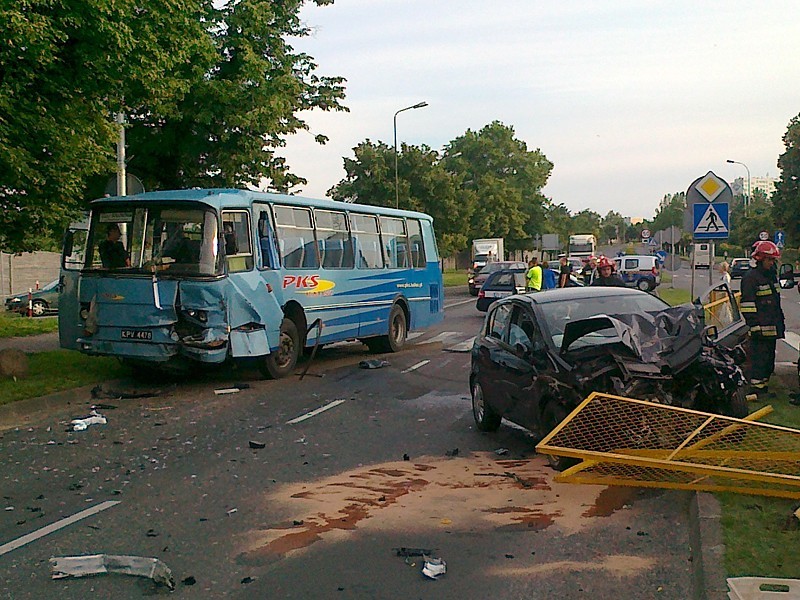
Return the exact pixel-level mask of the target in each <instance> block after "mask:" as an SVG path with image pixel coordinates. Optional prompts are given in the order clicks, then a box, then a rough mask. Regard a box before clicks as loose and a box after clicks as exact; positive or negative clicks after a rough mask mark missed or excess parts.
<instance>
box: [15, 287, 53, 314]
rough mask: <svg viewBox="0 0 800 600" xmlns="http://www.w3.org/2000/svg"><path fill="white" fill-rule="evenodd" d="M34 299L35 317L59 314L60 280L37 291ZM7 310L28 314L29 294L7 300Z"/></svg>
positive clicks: (34, 293) (18, 295) (33, 296)
mask: <svg viewBox="0 0 800 600" xmlns="http://www.w3.org/2000/svg"><path fill="white" fill-rule="evenodd" d="M32 298H33V316H35V317H41V316H42V315H46V314H48V313H54V312H58V279H56V280H55V281H51V282H50V283H48V284H47V285H46V286H44V287H43V288H42V289H40V290H35V291H34V292H33V295H32ZM6 310H11V311H14V312H18V313H22V314H25V313H27V312H28V292H25V293H23V294H17V295H15V296H9V297H8V298H6Z"/></svg>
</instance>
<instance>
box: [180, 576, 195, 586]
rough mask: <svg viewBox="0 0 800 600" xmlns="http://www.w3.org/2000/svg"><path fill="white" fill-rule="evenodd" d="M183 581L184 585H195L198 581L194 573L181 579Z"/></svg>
mask: <svg viewBox="0 0 800 600" xmlns="http://www.w3.org/2000/svg"><path fill="white" fill-rule="evenodd" d="M181 583H182V584H183V585H194V584H195V583H197V579H195V577H194V575H189V576H188V577H184V578H183V579H181Z"/></svg>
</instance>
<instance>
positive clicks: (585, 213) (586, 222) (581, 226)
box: [572, 208, 601, 238]
mask: <svg viewBox="0 0 800 600" xmlns="http://www.w3.org/2000/svg"><path fill="white" fill-rule="evenodd" d="M600 221H601V218H600V215H599V214H598V213H596V212H594V211H593V210H589V209H588V208H584V209H583V210H582V211H580V212H579V213H578V214H576V215H575V216H574V217H573V219H572V233H576V234H579V233H591V234H593V235H594V236H595V237H597V238H599V237H601V236H600Z"/></svg>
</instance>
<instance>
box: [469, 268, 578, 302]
mask: <svg viewBox="0 0 800 600" xmlns="http://www.w3.org/2000/svg"><path fill="white" fill-rule="evenodd" d="M550 270H551V271H552V272H553V274H554V275H555V278H556V281H558V271H556V270H555V269H550ZM525 272H526V271H524V270H522V269H504V270H502V271H495V272H494V273H492V274H491V275H489V278H488V279H487V280H486V281H485V282H484V283H483V285H482V286H481V289H480V291H478V301H477V302H476V303H475V308H477V309H478V310H479V311H481V312H486V311H487V310H488V309H489V306H490V305H491V304H492V302H494V301H495V300H497V299H498V298H505V297H506V296H511V295H513V294H522V293H524V292H525V285H526V282H525ZM579 286H583V282H582V281H580V280H579V279H578V278H577V277H575V276H574V275H570V276H569V283H568V284H567V287H579ZM544 291H548V290H544Z"/></svg>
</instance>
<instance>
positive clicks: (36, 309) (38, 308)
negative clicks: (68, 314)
mask: <svg viewBox="0 0 800 600" xmlns="http://www.w3.org/2000/svg"><path fill="white" fill-rule="evenodd" d="M31 312H32V313H33V316H34V317H41V316H42V315H44V313H46V312H47V303H46V302H45V301H44V300H34V301H33V305H32V306H31Z"/></svg>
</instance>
